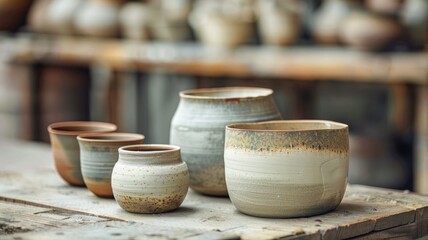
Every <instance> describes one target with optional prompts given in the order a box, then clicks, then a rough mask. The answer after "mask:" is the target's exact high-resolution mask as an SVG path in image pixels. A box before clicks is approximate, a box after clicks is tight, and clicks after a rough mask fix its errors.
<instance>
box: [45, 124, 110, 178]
mask: <svg viewBox="0 0 428 240" xmlns="http://www.w3.org/2000/svg"><path fill="white" fill-rule="evenodd" d="M116 128H117V127H116V125H114V124H111V123H103V122H59V123H53V124H51V125H49V127H48V132H49V137H50V140H51V147H52V152H53V157H54V160H55V167H56V170H57V171H58V173H59V175H60V176H61V177H62V178H63V179H64V180H65V181H66V182H68V183H69V184H70V185H77V186H83V185H84V181H83V177H82V172H81V170H80V151H79V143H78V142H77V139H76V137H77V136H78V135H80V134H83V133H91V132H100V133H101V132H104V133H106V132H114V131H116Z"/></svg>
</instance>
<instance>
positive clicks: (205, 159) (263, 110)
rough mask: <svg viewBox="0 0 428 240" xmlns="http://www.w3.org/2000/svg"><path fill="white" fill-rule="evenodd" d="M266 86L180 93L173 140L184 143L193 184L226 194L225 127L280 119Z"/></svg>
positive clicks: (208, 191) (195, 187) (204, 190)
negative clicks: (240, 123)
mask: <svg viewBox="0 0 428 240" xmlns="http://www.w3.org/2000/svg"><path fill="white" fill-rule="evenodd" d="M272 94H273V91H272V90H271V89H266V88H252V87H230V88H212V89H195V90H188V91H183V92H181V93H180V98H181V99H180V103H179V105H178V108H177V111H176V112H175V115H174V117H173V119H172V122H171V134H170V143H171V144H174V145H178V146H180V147H181V151H182V156H183V160H184V161H185V162H186V163H187V166H188V167H189V172H190V187H191V188H192V189H193V190H195V191H197V192H199V193H204V194H208V195H215V196H226V195H227V189H226V183H225V179H224V161H223V153H224V128H225V126H226V125H228V124H231V123H237V122H258V121H266V120H277V119H281V115H280V113H279V112H278V109H277V107H276V105H275V102H274V100H273V98H272Z"/></svg>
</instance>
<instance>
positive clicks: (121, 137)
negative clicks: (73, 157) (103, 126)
mask: <svg viewBox="0 0 428 240" xmlns="http://www.w3.org/2000/svg"><path fill="white" fill-rule="evenodd" d="M77 140H78V141H79V147H80V166H81V170H82V176H83V180H84V181H85V185H86V187H87V188H88V189H89V190H90V191H91V192H93V193H94V194H95V195H97V196H99V197H113V192H112V189H111V173H112V171H113V167H114V164H115V163H116V162H117V159H118V157H119V153H118V149H119V148H120V147H122V146H126V145H132V144H140V143H143V141H144V136H143V135H141V134H135V133H87V134H81V135H79V136H78V137H77Z"/></svg>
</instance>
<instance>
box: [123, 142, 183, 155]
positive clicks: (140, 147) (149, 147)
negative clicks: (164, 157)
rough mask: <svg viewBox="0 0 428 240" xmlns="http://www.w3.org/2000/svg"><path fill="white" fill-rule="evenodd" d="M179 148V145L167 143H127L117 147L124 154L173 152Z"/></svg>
mask: <svg viewBox="0 0 428 240" xmlns="http://www.w3.org/2000/svg"><path fill="white" fill-rule="evenodd" d="M177 150H180V147H179V146H175V145H167V144H137V145H128V146H123V147H120V148H119V152H120V153H126V154H140V153H142V152H145V153H161V152H162V153H165V152H174V151H177Z"/></svg>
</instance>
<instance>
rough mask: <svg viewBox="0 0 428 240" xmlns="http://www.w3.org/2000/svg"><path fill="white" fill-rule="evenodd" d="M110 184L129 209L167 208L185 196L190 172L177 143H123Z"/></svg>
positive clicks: (170, 209) (158, 210) (154, 211)
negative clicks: (126, 144)
mask: <svg viewBox="0 0 428 240" xmlns="http://www.w3.org/2000/svg"><path fill="white" fill-rule="evenodd" d="M111 185H112V188H113V194H114V198H115V199H116V202H117V203H118V204H119V205H120V207H121V208H123V209H124V210H126V211H128V212H133V213H162V212H169V211H172V210H174V209H176V208H178V207H179V206H180V205H181V203H182V202H183V200H184V198H185V197H186V194H187V190H188V188H189V172H188V169H187V165H186V163H185V162H183V161H182V160H181V155H180V148H179V147H177V146H174V145H161V144H142V145H131V146H124V147H121V148H119V160H118V161H117V163H116V165H115V166H114V168H113V173H112V178H111Z"/></svg>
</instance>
